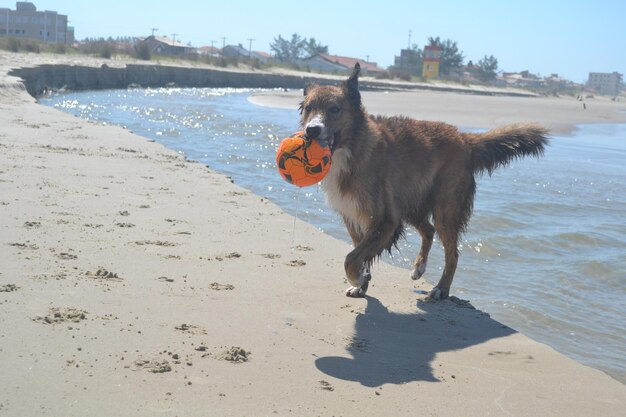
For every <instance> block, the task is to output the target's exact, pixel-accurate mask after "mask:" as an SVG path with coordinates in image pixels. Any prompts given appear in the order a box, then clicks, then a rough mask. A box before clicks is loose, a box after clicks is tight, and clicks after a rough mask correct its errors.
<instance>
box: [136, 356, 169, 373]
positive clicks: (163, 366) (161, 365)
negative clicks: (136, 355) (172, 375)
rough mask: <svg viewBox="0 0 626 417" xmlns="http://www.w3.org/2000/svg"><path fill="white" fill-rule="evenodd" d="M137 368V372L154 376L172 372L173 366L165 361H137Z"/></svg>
mask: <svg viewBox="0 0 626 417" xmlns="http://www.w3.org/2000/svg"><path fill="white" fill-rule="evenodd" d="M135 366H136V367H137V370H140V369H141V370H145V371H148V372H152V373H154V374H161V373H164V372H170V371H171V370H172V366H171V365H170V363H169V362H168V361H167V360H165V359H162V360H159V359H137V360H136V361H135Z"/></svg>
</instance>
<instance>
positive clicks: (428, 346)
mask: <svg viewBox="0 0 626 417" xmlns="http://www.w3.org/2000/svg"><path fill="white" fill-rule="evenodd" d="M418 307H419V311H418V312H416V313H414V314H401V313H394V312H390V311H389V310H388V309H387V308H386V307H385V306H383V305H382V304H381V303H380V301H378V300H377V299H376V298H373V297H369V296H368V297H367V307H366V309H365V312H364V313H363V314H359V315H358V316H357V318H356V322H355V326H354V327H355V328H354V336H352V337H351V338H349V339H348V340H347V341H346V343H347V347H346V349H347V350H348V352H349V353H350V354H351V355H352V359H349V358H344V357H337V356H327V357H321V358H318V359H317V360H316V361H315V365H316V366H317V368H318V369H319V370H320V371H322V372H324V373H325V374H327V375H329V376H332V377H335V378H339V379H342V380H348V381H356V382H359V383H361V384H362V385H364V386H368V387H377V386H380V385H383V384H404V383H407V382H412V381H433V382H438V381H439V380H438V379H437V378H436V377H435V376H434V374H433V369H432V365H431V363H432V361H433V359H434V358H435V356H436V355H437V353H439V352H447V351H453V350H458V349H463V348H466V347H469V346H473V345H477V344H480V343H483V342H485V341H487V340H490V339H494V338H499V337H504V336H508V335H510V334H513V333H515V330H513V329H511V328H509V327H507V326H504V325H503V324H501V323H498V322H497V321H495V320H493V319H491V318H489V316H488V315H487V314H486V313H483V312H481V311H479V310H476V309H475V308H474V307H473V306H472V305H471V304H470V303H469V302H467V301H463V300H460V299H458V298H455V297H451V298H450V299H448V300H445V301H442V302H436V303H429V302H418Z"/></svg>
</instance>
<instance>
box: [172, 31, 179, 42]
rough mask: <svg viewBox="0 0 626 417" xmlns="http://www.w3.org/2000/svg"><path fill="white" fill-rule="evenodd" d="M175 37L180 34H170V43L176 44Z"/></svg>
mask: <svg viewBox="0 0 626 417" xmlns="http://www.w3.org/2000/svg"><path fill="white" fill-rule="evenodd" d="M176 35H180V33H172V43H176Z"/></svg>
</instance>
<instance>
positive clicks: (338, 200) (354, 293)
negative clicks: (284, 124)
mask: <svg viewBox="0 0 626 417" xmlns="http://www.w3.org/2000/svg"><path fill="white" fill-rule="evenodd" d="M359 71H360V66H359V64H358V63H357V64H356V65H355V67H354V71H353V72H352V75H351V76H350V77H349V78H348V79H347V81H346V82H345V83H344V84H343V85H342V86H340V87H335V86H318V85H314V86H307V87H306V88H305V89H304V100H303V101H302V103H301V104H300V112H301V120H300V123H301V125H302V127H303V128H304V130H305V132H306V135H307V136H308V137H309V138H310V139H313V140H317V141H319V142H320V144H321V145H322V146H330V147H331V150H332V165H331V168H330V171H329V173H328V175H327V177H326V178H325V179H324V182H323V184H322V186H323V188H324V190H325V192H326V194H327V199H328V202H329V204H330V205H331V206H332V207H333V209H335V210H336V211H337V212H339V214H341V216H342V217H343V221H344V223H345V225H346V227H347V229H348V232H349V233H350V237H351V238H352V241H353V243H354V250H352V251H351V252H350V253H349V254H348V255H347V257H346V260H345V264H344V266H345V271H346V275H347V277H348V280H349V281H350V284H351V285H352V286H351V287H350V288H348V290H347V291H346V295H348V296H349V297H363V296H364V295H365V292H366V291H367V287H368V283H369V280H370V279H371V275H370V272H369V270H370V266H371V264H372V261H373V260H374V259H375V258H377V257H378V256H380V254H381V253H382V252H383V251H384V250H388V251H390V250H391V248H392V247H393V246H395V244H396V242H397V240H398V239H399V238H400V237H401V236H402V235H403V232H404V224H407V223H408V224H410V225H412V226H413V227H415V228H416V229H417V230H418V232H419V233H420V235H421V237H422V246H421V249H420V252H419V254H418V255H417V258H416V259H415V261H414V263H413V266H414V268H413V271H412V273H411V278H413V279H418V278H420V277H421V276H422V275H423V274H424V271H425V270H426V262H427V260H428V253H429V251H430V248H431V246H432V242H433V236H434V233H435V231H436V232H437V234H438V235H439V238H440V239H441V242H442V244H443V247H444V251H445V268H444V270H443V275H442V277H441V279H440V280H439V283H438V284H437V285H436V286H435V288H434V289H433V290H432V291H431V292H430V297H431V298H433V299H443V298H446V297H447V296H448V295H449V292H450V286H451V284H452V279H453V278H454V272H455V270H456V266H457V261H458V257H459V252H458V242H459V237H460V234H461V233H463V232H464V230H465V228H466V227H467V224H468V221H469V219H470V216H471V213H472V206H473V201H474V193H475V190H476V182H475V180H474V175H475V174H476V173H482V172H485V171H486V172H488V173H491V172H492V171H493V170H494V169H495V168H497V167H498V166H501V165H506V164H507V163H508V162H510V161H511V160H513V159H515V158H520V157H522V156H526V155H533V156H540V155H541V154H543V151H544V147H545V145H547V143H548V140H547V138H546V134H547V131H546V130H545V129H543V128H541V127H538V126H534V125H512V126H507V127H502V128H499V129H494V130H491V131H489V132H486V133H482V134H476V133H463V132H459V131H458V129H457V128H455V127H454V126H451V125H448V124H445V123H439V122H429V121H418V120H413V119H409V118H406V117H380V116H375V117H373V116H369V115H368V114H367V112H366V111H365V109H364V108H363V106H362V104H361V95H360V93H359V86H358V76H359ZM431 218H432V220H433V221H434V227H433V225H432V224H431V222H430V219H431Z"/></svg>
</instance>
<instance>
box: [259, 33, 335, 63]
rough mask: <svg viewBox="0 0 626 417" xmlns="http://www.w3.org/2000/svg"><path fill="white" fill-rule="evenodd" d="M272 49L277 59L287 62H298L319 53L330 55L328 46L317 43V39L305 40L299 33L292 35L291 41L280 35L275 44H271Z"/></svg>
mask: <svg viewBox="0 0 626 417" xmlns="http://www.w3.org/2000/svg"><path fill="white" fill-rule="evenodd" d="M270 49H271V50H272V52H274V57H275V58H276V59H278V60H279V61H286V62H289V61H296V60H298V59H301V58H305V57H310V56H313V55H316V54H319V53H322V54H326V53H328V46H326V45H322V44H321V43H319V42H317V41H316V40H315V38H309V39H307V38H303V37H301V36H300V35H298V34H297V33H294V34H293V35H291V39H290V40H287V39H285V38H283V37H282V36H281V35H278V37H277V38H274V42H271V43H270Z"/></svg>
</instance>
